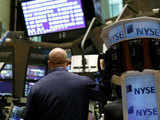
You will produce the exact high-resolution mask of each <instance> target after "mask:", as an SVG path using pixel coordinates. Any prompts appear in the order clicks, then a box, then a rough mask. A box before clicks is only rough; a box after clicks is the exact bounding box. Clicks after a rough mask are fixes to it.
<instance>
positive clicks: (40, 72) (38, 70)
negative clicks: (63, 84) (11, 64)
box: [26, 65, 46, 81]
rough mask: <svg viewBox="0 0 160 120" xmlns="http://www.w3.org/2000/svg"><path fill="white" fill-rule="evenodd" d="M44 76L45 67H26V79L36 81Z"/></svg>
mask: <svg viewBox="0 0 160 120" xmlns="http://www.w3.org/2000/svg"><path fill="white" fill-rule="evenodd" d="M45 74H46V67H45V66H36V65H28V68H27V75H26V79H27V80H35V81H37V80H39V79H41V78H42V77H44V76H45Z"/></svg>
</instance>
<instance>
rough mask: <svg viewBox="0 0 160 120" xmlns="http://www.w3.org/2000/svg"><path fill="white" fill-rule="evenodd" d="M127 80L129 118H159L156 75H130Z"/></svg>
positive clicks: (131, 119)
mask: <svg viewBox="0 0 160 120" xmlns="http://www.w3.org/2000/svg"><path fill="white" fill-rule="evenodd" d="M125 82H126V100H127V109H128V120H158V105H157V97H156V88H155V77H154V75H153V74H143V75H133V76H132V75H130V76H127V77H126V79H125Z"/></svg>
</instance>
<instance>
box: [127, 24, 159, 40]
mask: <svg viewBox="0 0 160 120" xmlns="http://www.w3.org/2000/svg"><path fill="white" fill-rule="evenodd" d="M125 31H126V38H127V39H130V38H136V37H152V38H159V37H160V24H159V23H158V22H154V21H145V22H144V21H143V22H142V21H137V22H130V23H127V24H125Z"/></svg>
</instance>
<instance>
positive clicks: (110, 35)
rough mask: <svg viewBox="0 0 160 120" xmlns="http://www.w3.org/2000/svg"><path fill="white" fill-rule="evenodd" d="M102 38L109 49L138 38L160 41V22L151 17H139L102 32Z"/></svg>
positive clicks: (118, 23)
mask: <svg viewBox="0 0 160 120" xmlns="http://www.w3.org/2000/svg"><path fill="white" fill-rule="evenodd" d="M102 37H103V40H104V42H105V43H106V46H107V47H108V48H109V47H110V46H112V45H113V44H116V43H119V42H121V41H124V40H130V39H137V38H158V39H160V20H159V19H155V18H151V17H139V18H135V19H128V20H122V21H119V22H116V23H115V24H113V25H112V26H110V27H106V28H105V29H104V30H103V31H102Z"/></svg>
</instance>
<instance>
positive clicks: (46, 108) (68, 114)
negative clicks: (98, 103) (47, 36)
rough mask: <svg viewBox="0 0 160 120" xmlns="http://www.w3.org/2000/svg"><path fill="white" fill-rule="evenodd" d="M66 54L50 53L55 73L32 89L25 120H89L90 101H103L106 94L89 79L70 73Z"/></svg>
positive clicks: (49, 62) (63, 52)
mask: <svg viewBox="0 0 160 120" xmlns="http://www.w3.org/2000/svg"><path fill="white" fill-rule="evenodd" d="M66 56H67V55H66V52H65V50H63V49H62V48H55V49H53V50H51V52H50V53H49V60H48V66H49V68H50V69H51V70H52V71H51V72H50V73H49V74H48V75H46V76H45V77H43V78H42V79H41V80H39V82H37V83H36V84H35V85H34V86H33V87H32V89H31V92H30V94H29V96H28V100H27V105H26V111H25V120H87V119H88V106H89V99H90V98H93V99H94V98H98V99H103V96H104V92H103V91H101V90H100V89H99V87H97V86H96V85H95V83H94V82H93V81H92V80H91V79H90V78H89V77H87V76H80V75H77V74H74V73H71V72H68V71H67V70H66V69H65V67H66V65H67V57H66Z"/></svg>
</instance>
